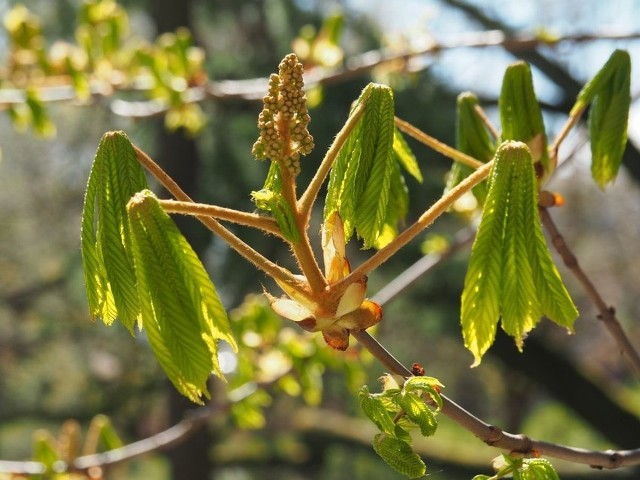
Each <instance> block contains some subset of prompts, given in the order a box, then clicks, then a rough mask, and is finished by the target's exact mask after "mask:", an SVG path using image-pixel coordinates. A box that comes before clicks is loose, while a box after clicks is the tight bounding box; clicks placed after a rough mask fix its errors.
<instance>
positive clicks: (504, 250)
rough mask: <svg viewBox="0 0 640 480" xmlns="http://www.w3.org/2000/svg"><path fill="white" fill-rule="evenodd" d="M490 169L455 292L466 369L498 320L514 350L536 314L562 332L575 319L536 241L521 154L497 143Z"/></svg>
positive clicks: (529, 169) (529, 175) (532, 189)
mask: <svg viewBox="0 0 640 480" xmlns="http://www.w3.org/2000/svg"><path fill="white" fill-rule="evenodd" d="M494 162H495V164H494V166H493V169H492V172H491V178H490V180H489V191H488V194H487V199H486V203H485V207H484V210H483V214H482V219H481V221H480V226H479V227H478V233H477V235H476V239H475V242H474V244H473V248H472V252H471V259H470V260H469V268H468V270H467V275H466V278H465V286H464V291H463V292H462V308H461V323H462V332H463V337H464V342H465V346H466V347H467V348H468V349H469V350H470V351H471V352H472V353H473V355H474V358H475V363H474V365H477V364H479V363H480V360H481V359H482V356H483V354H484V353H485V352H486V351H487V349H488V348H489V347H490V346H491V344H492V343H493V341H494V338H495V334H496V326H497V323H498V321H499V320H500V319H502V328H503V329H504V330H505V331H506V332H507V333H508V334H509V335H511V336H512V337H514V338H515V341H516V344H517V345H518V348H522V342H523V338H524V337H525V335H526V334H527V332H528V331H530V330H531V329H532V328H533V327H534V326H535V324H536V323H538V321H539V320H540V318H541V316H542V315H546V316H547V317H549V318H550V319H551V320H553V321H555V322H556V323H558V324H560V325H563V326H565V327H567V328H571V326H572V324H573V321H574V320H575V318H576V317H577V311H576V309H575V306H574V305H573V302H572V301H571V298H570V297H569V294H568V293H567V291H566V289H565V287H564V285H563V284H562V280H561V279H560V275H559V273H558V271H557V269H556V267H555V265H554V263H553V260H552V258H551V255H550V253H549V251H548V248H547V245H546V242H545V239H544V236H543V234H542V229H541V225H540V219H539V215H538V205H537V190H536V179H535V172H534V169H533V163H532V159H531V155H530V153H529V149H528V147H527V146H526V145H524V144H523V143H519V142H505V143H503V144H502V145H501V146H500V147H499V148H498V151H497V153H496V157H495V160H494Z"/></svg>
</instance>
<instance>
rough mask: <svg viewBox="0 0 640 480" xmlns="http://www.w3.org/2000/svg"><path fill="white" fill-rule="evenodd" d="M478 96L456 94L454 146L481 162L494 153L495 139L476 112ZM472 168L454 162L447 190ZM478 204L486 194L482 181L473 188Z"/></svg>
mask: <svg viewBox="0 0 640 480" xmlns="http://www.w3.org/2000/svg"><path fill="white" fill-rule="evenodd" d="M478 108H479V101H478V97H476V96H475V95H474V94H472V93H469V92H466V93H462V94H460V95H459V96H458V101H457V113H456V148H457V149H458V150H460V151H461V152H463V153H466V154H467V155H471V156H472V157H474V158H477V159H478V160H480V161H482V162H485V163H486V162H488V161H489V160H491V159H492V158H493V155H494V153H495V150H496V147H495V140H494V139H492V138H491V135H490V134H489V131H488V130H487V127H486V125H485V124H484V121H483V120H482V118H481V117H480V115H479V114H478V111H477V109H478ZM473 171H474V170H473V169H472V168H471V167H469V166H467V165H464V164H462V163H460V162H454V164H453V166H452V167H451V171H450V172H449V176H448V181H447V190H450V189H452V188H453V187H455V186H456V185H457V184H458V183H460V182H461V181H462V180H464V179H465V178H466V177H468V176H469V175H470V174H471V173H472V172H473ZM472 191H473V194H474V196H475V197H476V198H477V199H478V201H479V202H480V204H483V203H484V201H485V198H486V196H487V184H486V182H482V183H480V184H479V185H477V186H476V187H474V188H473V190H472Z"/></svg>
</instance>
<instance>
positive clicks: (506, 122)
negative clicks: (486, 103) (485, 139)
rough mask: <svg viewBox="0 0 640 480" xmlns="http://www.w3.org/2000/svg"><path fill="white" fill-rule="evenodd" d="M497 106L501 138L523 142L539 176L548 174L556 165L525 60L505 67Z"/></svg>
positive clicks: (529, 69) (529, 70)
mask: <svg viewBox="0 0 640 480" xmlns="http://www.w3.org/2000/svg"><path fill="white" fill-rule="evenodd" d="M498 105H499V107H500V124H501V126H502V141H505V140H517V141H519V142H523V143H526V144H527V146H528V147H529V150H530V151H531V156H532V157H533V162H534V165H535V167H536V171H537V172H538V173H539V174H540V175H539V176H541V177H542V176H544V177H545V178H546V177H548V176H549V175H550V174H551V173H552V172H553V170H554V169H555V165H550V160H549V154H548V152H547V137H546V135H545V130H544V123H543V121H542V111H541V110H540V105H539V104H538V100H537V98H536V94H535V91H534V89H533V80H532V78H531V68H530V67H529V65H528V64H527V63H525V62H516V63H514V64H512V65H510V66H509V67H508V68H507V70H506V72H505V74H504V79H503V80H502V90H501V92H500V99H499V101H498Z"/></svg>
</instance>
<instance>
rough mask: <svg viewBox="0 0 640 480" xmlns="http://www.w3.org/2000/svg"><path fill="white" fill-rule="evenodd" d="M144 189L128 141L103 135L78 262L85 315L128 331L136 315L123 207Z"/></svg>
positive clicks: (112, 134)
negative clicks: (116, 323) (84, 292)
mask: <svg viewBox="0 0 640 480" xmlns="http://www.w3.org/2000/svg"><path fill="white" fill-rule="evenodd" d="M146 187H147V181H146V179H145V176H144V172H143V170H142V167H141V166H140V164H139V163H138V162H137V160H136V154H135V151H134V150H133V147H132V145H131V142H130V141H129V139H128V138H127V136H126V135H125V134H124V133H122V132H110V133H106V134H105V135H104V136H103V137H102V140H101V141H100V145H99V146H98V150H97V152H96V156H95V159H94V161H93V166H92V168H91V173H90V174H89V181H88V184H87V190H86V194H85V201H84V208H83V211H82V234H81V245H82V263H83V270H84V278H85V286H86V290H87V298H88V300H89V310H90V313H91V315H92V317H94V318H95V317H100V318H101V319H102V320H103V321H104V322H105V323H106V324H108V325H109V324H111V323H112V322H113V321H114V320H115V319H116V317H117V318H118V319H119V320H120V321H121V322H122V323H123V324H124V325H125V326H126V327H127V328H128V329H129V330H130V331H133V328H134V325H135V324H136V322H137V321H138V318H139V315H140V305H139V301H138V295H137V290H136V278H135V272H134V267H133V259H132V257H131V251H130V232H129V225H128V223H127V217H126V205H127V202H128V201H129V199H130V198H131V196H132V195H134V194H135V193H136V192H138V191H140V190H142V189H144V188H146Z"/></svg>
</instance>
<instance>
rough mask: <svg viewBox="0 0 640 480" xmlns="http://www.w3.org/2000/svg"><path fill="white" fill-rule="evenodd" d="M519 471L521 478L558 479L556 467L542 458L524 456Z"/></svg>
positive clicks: (534, 479)
mask: <svg viewBox="0 0 640 480" xmlns="http://www.w3.org/2000/svg"><path fill="white" fill-rule="evenodd" d="M520 473H521V476H520V478H522V480H560V477H559V476H558V472H556V469H555V468H553V465H551V463H550V462H549V461H548V460H546V459H544V458H525V459H524V460H523V461H522V466H521V467H520Z"/></svg>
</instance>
